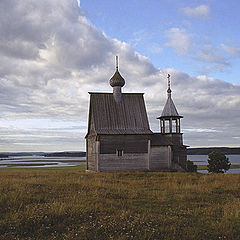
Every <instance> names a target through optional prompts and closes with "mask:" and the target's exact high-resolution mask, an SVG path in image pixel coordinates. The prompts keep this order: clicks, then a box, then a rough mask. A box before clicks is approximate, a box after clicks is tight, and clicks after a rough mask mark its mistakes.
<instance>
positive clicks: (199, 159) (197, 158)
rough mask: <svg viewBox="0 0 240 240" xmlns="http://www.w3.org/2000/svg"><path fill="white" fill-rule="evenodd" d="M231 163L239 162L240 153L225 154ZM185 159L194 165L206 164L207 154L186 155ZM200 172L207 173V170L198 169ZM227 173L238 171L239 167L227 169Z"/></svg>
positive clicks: (239, 170) (239, 171)
mask: <svg viewBox="0 0 240 240" xmlns="http://www.w3.org/2000/svg"><path fill="white" fill-rule="evenodd" d="M226 156H227V157H228V158H229V161H230V162H231V164H240V155H226ZM187 159H188V160H190V161H192V162H193V163H194V164H195V165H207V164H208V161H207V160H208V155H188V156H187ZM198 172H201V173H208V171H207V170H199V171H198ZM227 173H240V168H236V169H229V170H228V171H227Z"/></svg>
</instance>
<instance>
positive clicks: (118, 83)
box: [109, 69, 125, 87]
mask: <svg viewBox="0 0 240 240" xmlns="http://www.w3.org/2000/svg"><path fill="white" fill-rule="evenodd" d="M109 83H110V85H111V87H123V86H124V85H125V80H124V78H123V77H122V76H121V74H120V73H119V71H118V69H116V72H115V73H114V75H113V76H112V77H111V79H110V81H109Z"/></svg>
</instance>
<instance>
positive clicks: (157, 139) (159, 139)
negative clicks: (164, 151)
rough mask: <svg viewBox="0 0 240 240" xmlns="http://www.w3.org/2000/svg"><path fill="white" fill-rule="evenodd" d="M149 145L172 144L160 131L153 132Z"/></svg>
mask: <svg viewBox="0 0 240 240" xmlns="http://www.w3.org/2000/svg"><path fill="white" fill-rule="evenodd" d="M151 138H152V141H151V146H169V145H173V143H172V141H171V140H170V139H169V138H167V137H166V136H165V135H163V134H161V133H153V135H152V137H151Z"/></svg>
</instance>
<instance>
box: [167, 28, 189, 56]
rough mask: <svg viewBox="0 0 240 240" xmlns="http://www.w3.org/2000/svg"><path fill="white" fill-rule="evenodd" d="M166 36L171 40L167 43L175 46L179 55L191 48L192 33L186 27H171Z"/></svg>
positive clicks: (169, 45)
mask: <svg viewBox="0 0 240 240" xmlns="http://www.w3.org/2000/svg"><path fill="white" fill-rule="evenodd" d="M166 36H167V37H168V39H169V41H168V42H167V43H166V44H165V45H166V46H168V47H172V48H174V49H175V51H176V52H177V53H178V54H179V55H183V54H186V53H188V52H189V51H190V50H191V39H190V35H189V34H188V33H187V32H186V30H185V29H181V28H170V29H168V30H167V31H166Z"/></svg>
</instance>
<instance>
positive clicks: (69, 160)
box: [0, 155, 240, 173]
mask: <svg viewBox="0 0 240 240" xmlns="http://www.w3.org/2000/svg"><path fill="white" fill-rule="evenodd" d="M226 156H227V157H228V158H229V160H230V162H231V163H232V164H240V155H226ZM187 159H188V160H190V161H192V162H193V163H194V164H195V165H207V164H208V162H207V159H208V156H207V155H188V156H187ZM85 164H86V157H44V156H21V157H11V158H8V159H7V158H2V159H1V158H0V168H4V167H14V168H42V167H71V166H79V165H85ZM198 172H201V173H208V171H207V170H199V171H198ZM227 173H240V169H229V170H228V171H227Z"/></svg>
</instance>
